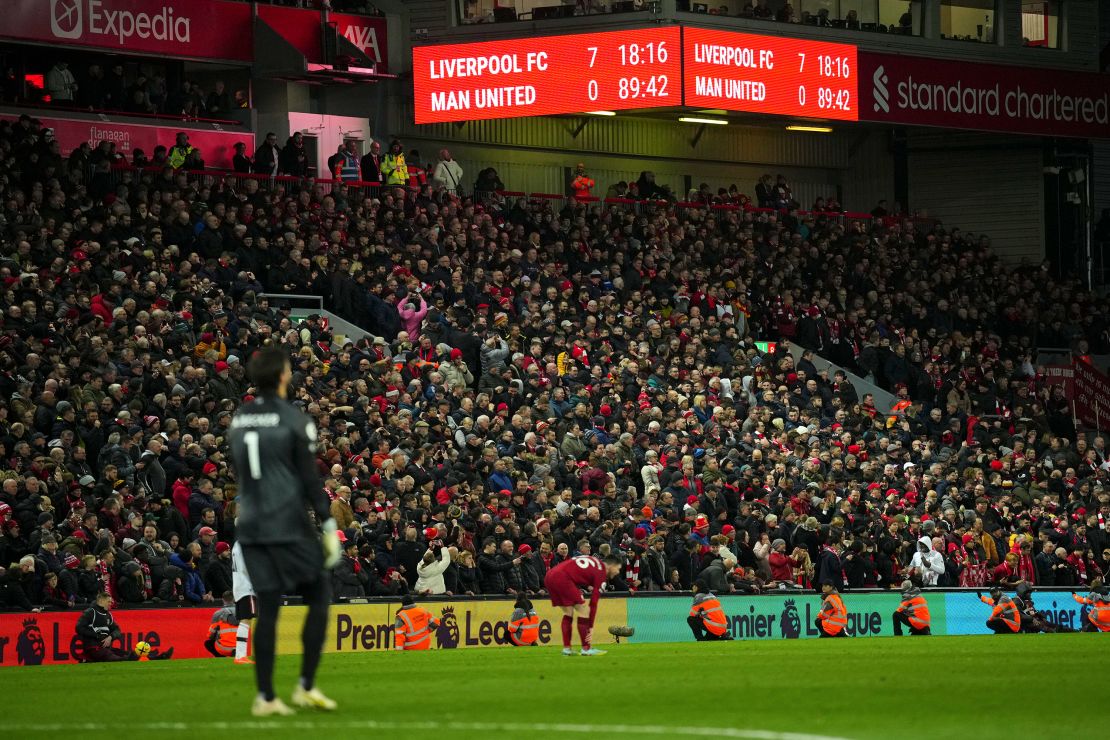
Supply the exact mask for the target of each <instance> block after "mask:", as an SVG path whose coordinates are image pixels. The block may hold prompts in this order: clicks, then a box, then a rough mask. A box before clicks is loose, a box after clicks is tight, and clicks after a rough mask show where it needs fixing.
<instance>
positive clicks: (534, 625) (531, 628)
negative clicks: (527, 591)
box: [509, 595, 540, 647]
mask: <svg viewBox="0 0 1110 740" xmlns="http://www.w3.org/2000/svg"><path fill="white" fill-rule="evenodd" d="M513 606H514V608H513V615H512V616H511V617H509V640H510V641H511V642H512V643H513V644H514V645H517V646H520V647H523V646H525V645H535V644H536V641H537V640H539V639H540V618H539V616H537V615H536V610H535V609H534V608H533V607H532V602H531V601H530V600H529V599H527V598H526V597H525V596H524V595H521V596H518V597H517V599H516V604H514V605H513Z"/></svg>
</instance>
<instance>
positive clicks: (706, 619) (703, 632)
mask: <svg viewBox="0 0 1110 740" xmlns="http://www.w3.org/2000/svg"><path fill="white" fill-rule="evenodd" d="M686 623H687V624H689V625H690V631H691V632H693V633H694V639H695V640H697V641H698V642H704V641H706V640H731V639H732V635H730V634H729V633H728V619H727V618H726V617H725V610H724V609H722V608H721V602H720V601H719V600H718V599H717V597H716V596H714V595H713V592H712V591H710V590H709V586H708V585H707V584H706V583H705V581H696V582H695V583H694V603H693V605H692V606H691V607H690V616H689V617H687V619H686Z"/></svg>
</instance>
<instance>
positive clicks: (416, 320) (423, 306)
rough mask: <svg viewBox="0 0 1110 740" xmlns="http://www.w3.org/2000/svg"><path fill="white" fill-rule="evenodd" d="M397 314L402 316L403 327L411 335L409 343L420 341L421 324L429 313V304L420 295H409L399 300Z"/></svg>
mask: <svg viewBox="0 0 1110 740" xmlns="http://www.w3.org/2000/svg"><path fill="white" fill-rule="evenodd" d="M397 313H398V314H400V315H401V326H402V327H404V329H405V331H407V332H408V333H409V341H410V342H413V343H414V344H415V343H416V342H418V341H420V323H421V322H422V321H424V316H425V315H426V314H427V313H428V304H427V303H426V302H425V301H424V296H422V295H420V294H419V293H408V294H406V295H404V296H402V297H400V298H398V299H397Z"/></svg>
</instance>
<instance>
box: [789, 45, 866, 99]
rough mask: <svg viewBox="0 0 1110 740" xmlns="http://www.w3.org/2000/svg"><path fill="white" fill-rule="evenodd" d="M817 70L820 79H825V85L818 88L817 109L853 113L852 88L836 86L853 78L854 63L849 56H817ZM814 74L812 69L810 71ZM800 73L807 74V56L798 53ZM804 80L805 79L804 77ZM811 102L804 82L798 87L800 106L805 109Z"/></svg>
mask: <svg viewBox="0 0 1110 740" xmlns="http://www.w3.org/2000/svg"><path fill="white" fill-rule="evenodd" d="M816 68H817V75H818V77H819V78H824V80H827V81H824V82H823V84H821V85H818V87H817V108H818V110H819V111H821V112H824V111H839V112H843V113H851V112H852V106H853V105H855V101H853V100H852V91H851V89H850V87H845V86H834V87H830V86H829V85H835V84H836V83H835V81H836V80H849V79H851V78H852V63H851V60H850V59H849V58H848V57H847V56H836V55H833V54H818V55H816ZM810 72H812V69H811V70H810ZM798 73H799V75H805V74H806V54H805V52H798ZM803 79H804V77H803ZM808 102H809V94H808V92H807V89H806V85H805V83H804V82H803V83H802V84H799V85H798V105H799V106H800V107H802V108H805V107H806V105H807V103H808Z"/></svg>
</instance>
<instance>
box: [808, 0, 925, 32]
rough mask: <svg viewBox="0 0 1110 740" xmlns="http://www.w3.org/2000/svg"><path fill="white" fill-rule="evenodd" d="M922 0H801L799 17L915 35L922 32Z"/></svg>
mask: <svg viewBox="0 0 1110 740" xmlns="http://www.w3.org/2000/svg"><path fill="white" fill-rule="evenodd" d="M921 4H922V3H921V0H800V2H799V3H798V5H799V6H800V7H799V11H800V13H801V15H800V21H801V22H802V23H804V24H809V25H813V26H831V27H833V28H845V29H848V30H852V31H875V32H878V33H895V34H902V35H905V36H916V35H918V34H919V33H920V32H921Z"/></svg>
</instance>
